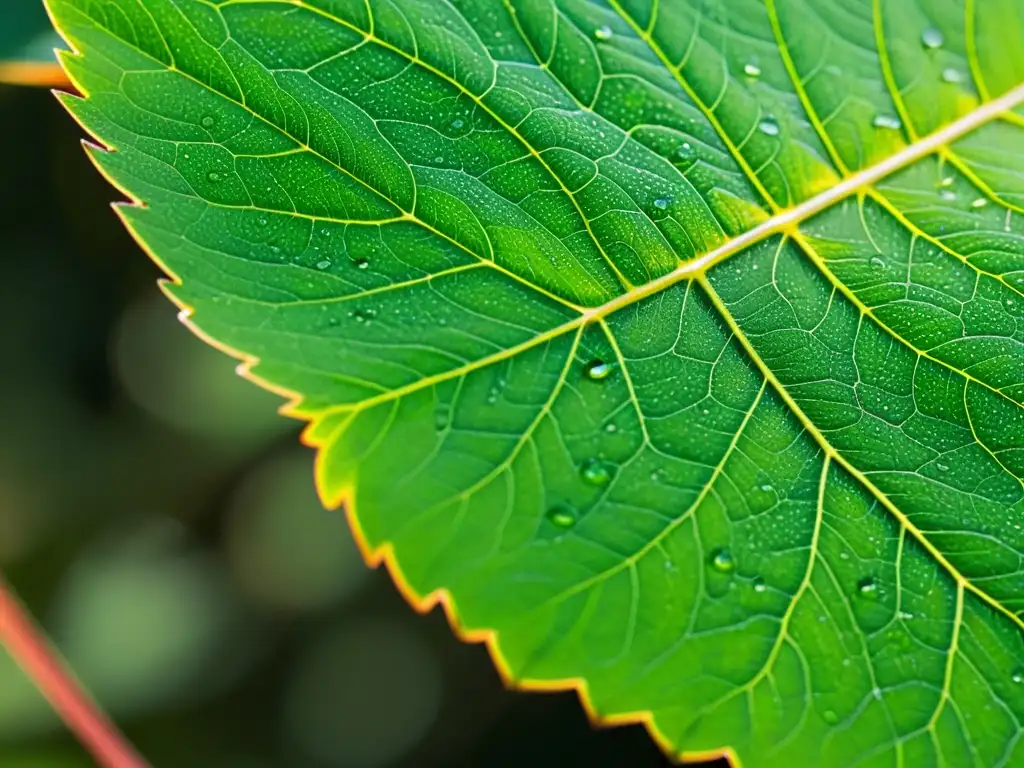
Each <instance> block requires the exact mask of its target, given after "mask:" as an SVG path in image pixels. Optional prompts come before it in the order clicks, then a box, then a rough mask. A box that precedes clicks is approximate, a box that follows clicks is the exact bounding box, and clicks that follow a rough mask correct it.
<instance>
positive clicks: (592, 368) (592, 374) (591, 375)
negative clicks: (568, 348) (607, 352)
mask: <svg viewBox="0 0 1024 768" xmlns="http://www.w3.org/2000/svg"><path fill="white" fill-rule="evenodd" d="M611 372H612V366H611V363H606V362H604V361H603V360H591V361H590V362H589V363H587V367H586V368H584V369H583V373H584V375H585V376H586V377H587V378H588V379H590V380H591V381H603V380H604V379H607V378H608V377H609V376H610V375H611Z"/></svg>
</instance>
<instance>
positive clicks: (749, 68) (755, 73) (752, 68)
mask: <svg viewBox="0 0 1024 768" xmlns="http://www.w3.org/2000/svg"><path fill="white" fill-rule="evenodd" d="M743 74H745V75H746V76H747V77H760V76H761V68H760V67H759V66H757V62H756V61H748V62H747V63H746V64H744V65H743Z"/></svg>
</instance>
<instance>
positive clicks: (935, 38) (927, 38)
mask: <svg viewBox="0 0 1024 768" xmlns="http://www.w3.org/2000/svg"><path fill="white" fill-rule="evenodd" d="M945 42H946V38H945V37H944V36H943V34H942V33H941V32H940V31H939V30H937V29H935V27H928V29H926V30H925V31H924V32H922V33H921V45H923V46H924V47H925V48H931V49H935V48H941V47H942V44H943V43H945Z"/></svg>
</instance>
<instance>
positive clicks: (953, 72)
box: [940, 67, 967, 83]
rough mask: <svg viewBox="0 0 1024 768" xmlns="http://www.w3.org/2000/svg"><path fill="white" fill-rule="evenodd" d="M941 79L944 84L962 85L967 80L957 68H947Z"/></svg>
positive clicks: (943, 71)
mask: <svg viewBox="0 0 1024 768" xmlns="http://www.w3.org/2000/svg"><path fill="white" fill-rule="evenodd" d="M940 77H941V78H942V82H944V83H962V82H963V81H964V80H966V79H967V78H966V77H965V75H964V73H963V72H961V71H960V70H959V69H956V68H955V67H946V68H945V69H944V70H942V74H941V75H940Z"/></svg>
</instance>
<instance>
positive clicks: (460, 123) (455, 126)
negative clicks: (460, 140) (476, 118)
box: [452, 117, 465, 131]
mask: <svg viewBox="0 0 1024 768" xmlns="http://www.w3.org/2000/svg"><path fill="white" fill-rule="evenodd" d="M464 125H465V123H464V122H463V121H462V120H461V119H460V118H458V117H457V118H455V119H454V120H452V129H453V130H456V131H457V130H459V128H461V127H462V126H464Z"/></svg>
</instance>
